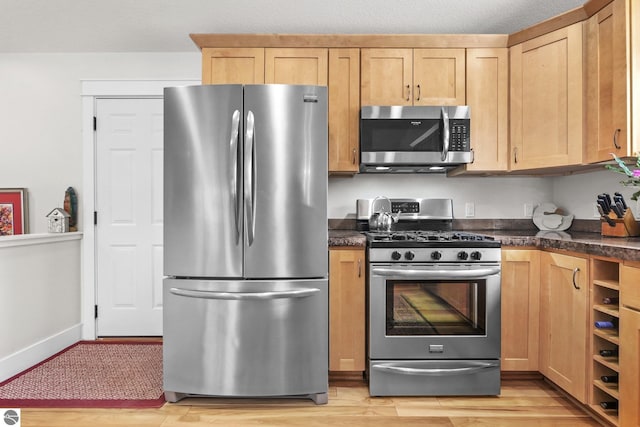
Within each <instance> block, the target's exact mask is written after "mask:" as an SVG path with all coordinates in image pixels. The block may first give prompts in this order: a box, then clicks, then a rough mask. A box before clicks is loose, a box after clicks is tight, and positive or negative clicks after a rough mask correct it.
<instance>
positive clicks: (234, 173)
mask: <svg viewBox="0 0 640 427" xmlns="http://www.w3.org/2000/svg"><path fill="white" fill-rule="evenodd" d="M239 129H240V111H238V110H235V111H234V112H233V116H232V117H231V139H230V141H229V156H230V157H231V159H230V160H231V161H230V162H229V164H230V165H231V170H230V175H231V176H230V181H231V196H232V198H233V206H234V209H235V220H236V243H238V241H239V240H240V220H241V219H240V203H241V200H242V199H241V198H240V197H239V195H238V132H239Z"/></svg>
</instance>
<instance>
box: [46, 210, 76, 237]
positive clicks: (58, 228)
mask: <svg viewBox="0 0 640 427" xmlns="http://www.w3.org/2000/svg"><path fill="white" fill-rule="evenodd" d="M70 217H71V215H69V214H68V213H67V212H66V211H65V210H64V209H60V208H55V209H54V210H52V211H51V212H49V213H48V214H47V218H48V219H49V233H66V232H67V231H69V218H70Z"/></svg>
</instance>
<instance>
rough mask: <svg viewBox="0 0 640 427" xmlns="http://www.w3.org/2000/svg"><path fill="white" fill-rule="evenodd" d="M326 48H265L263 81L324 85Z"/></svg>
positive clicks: (326, 71) (325, 77) (326, 74)
mask: <svg viewBox="0 0 640 427" xmlns="http://www.w3.org/2000/svg"><path fill="white" fill-rule="evenodd" d="M328 55H329V53H328V49H324V48H291V49H286V48H277V49H276V48H272V49H265V53H264V58H265V61H264V62H265V70H264V76H265V77H264V82H265V83H282V84H297V85H318V86H326V85H327V82H328V72H329V71H328V69H329V67H328V61H329V57H328Z"/></svg>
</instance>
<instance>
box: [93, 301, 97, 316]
mask: <svg viewBox="0 0 640 427" xmlns="http://www.w3.org/2000/svg"><path fill="white" fill-rule="evenodd" d="M93 318H94V319H97V318H98V304H96V305H94V306H93Z"/></svg>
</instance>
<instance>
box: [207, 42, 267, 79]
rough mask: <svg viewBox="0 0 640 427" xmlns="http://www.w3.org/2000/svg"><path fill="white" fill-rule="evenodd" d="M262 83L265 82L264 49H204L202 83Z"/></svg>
mask: <svg viewBox="0 0 640 427" xmlns="http://www.w3.org/2000/svg"><path fill="white" fill-rule="evenodd" d="M262 83H264V49H262V48H203V49H202V84H262Z"/></svg>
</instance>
